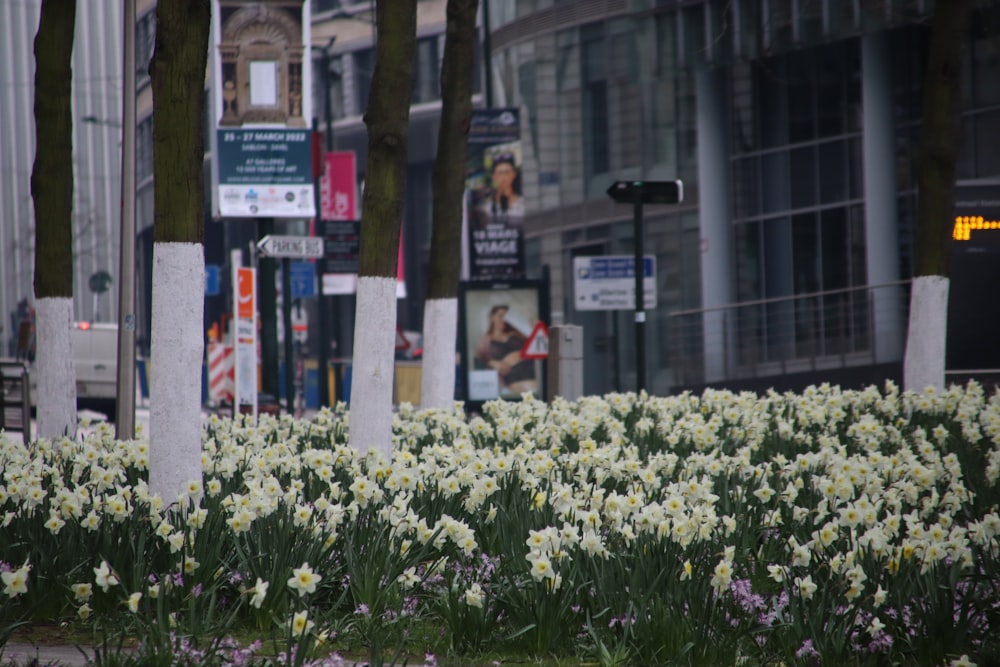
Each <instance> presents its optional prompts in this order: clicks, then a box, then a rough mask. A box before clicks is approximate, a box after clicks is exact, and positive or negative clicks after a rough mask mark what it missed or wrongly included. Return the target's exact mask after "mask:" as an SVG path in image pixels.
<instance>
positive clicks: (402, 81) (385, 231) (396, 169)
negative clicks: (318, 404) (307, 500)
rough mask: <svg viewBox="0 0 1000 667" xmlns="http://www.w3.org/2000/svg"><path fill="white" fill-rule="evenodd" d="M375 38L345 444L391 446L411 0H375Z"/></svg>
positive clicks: (413, 21) (413, 16) (413, 20)
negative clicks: (348, 427)
mask: <svg viewBox="0 0 1000 667" xmlns="http://www.w3.org/2000/svg"><path fill="white" fill-rule="evenodd" d="M375 20H376V29H377V40H378V44H377V46H376V54H375V72H374V73H373V75H372V84H371V91H370V94H369V96H368V109H367V111H366V112H365V117H364V119H365V125H367V127H368V161H367V166H366V168H365V191H364V197H363V198H362V208H361V219H362V221H363V222H362V227H361V248H360V253H359V262H358V264H359V266H358V294H357V317H356V319H355V330H354V357H353V358H354V368H353V379H352V384H351V415H350V421H351V446H353V447H355V448H356V449H358V450H359V451H361V452H367V451H369V450H370V449H372V448H375V449H377V450H378V451H379V452H381V453H383V454H386V455H388V454H389V452H391V450H392V381H393V374H394V360H393V357H394V348H395V340H396V261H397V254H398V248H399V233H400V226H401V222H402V215H403V200H404V195H405V192H406V167H407V139H408V130H409V117H410V91H411V90H413V61H414V57H415V52H416V32H417V3H416V0H378V1H377V2H376V5H375Z"/></svg>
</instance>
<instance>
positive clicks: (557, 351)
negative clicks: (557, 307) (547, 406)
mask: <svg viewBox="0 0 1000 667" xmlns="http://www.w3.org/2000/svg"><path fill="white" fill-rule="evenodd" d="M547 370H548V396H546V398H547V399H548V400H549V401H551V400H552V399H553V398H555V397H556V396H561V397H563V398H564V399H566V400H567V401H575V400H576V399H578V398H580V397H581V396H583V327H581V326H578V325H576V324H563V325H559V326H553V327H550V328H549V359H548V369H547Z"/></svg>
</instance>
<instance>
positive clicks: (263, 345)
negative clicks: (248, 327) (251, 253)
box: [257, 218, 279, 401]
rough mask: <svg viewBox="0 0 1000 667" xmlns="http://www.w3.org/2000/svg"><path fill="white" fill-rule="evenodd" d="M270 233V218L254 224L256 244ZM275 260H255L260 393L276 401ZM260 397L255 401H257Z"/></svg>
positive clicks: (271, 232)
mask: <svg viewBox="0 0 1000 667" xmlns="http://www.w3.org/2000/svg"><path fill="white" fill-rule="evenodd" d="M273 233H274V218H259V219H258V220H257V241H258V242H259V241H260V240H261V239H263V238H264V237H265V236H268V235H269V234H273ZM274 262H275V260H274V259H271V258H270V257H261V256H259V255H258V260H257V298H258V300H259V301H258V310H259V311H260V361H261V383H260V384H261V392H262V393H264V394H270V396H271V397H272V398H273V400H274V401H277V400H278V393H279V392H278V308H277V306H278V304H277V298H276V297H275V292H276V291H277V288H278V286H277V284H276V281H275V276H274V274H275V271H274V269H275V265H274ZM259 400H260V397H258V401H259Z"/></svg>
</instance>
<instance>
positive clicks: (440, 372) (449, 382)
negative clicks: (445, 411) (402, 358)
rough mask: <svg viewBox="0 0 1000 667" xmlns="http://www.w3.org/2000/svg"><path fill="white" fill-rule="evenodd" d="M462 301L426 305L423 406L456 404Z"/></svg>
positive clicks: (447, 406) (441, 300) (446, 406)
mask: <svg viewBox="0 0 1000 667" xmlns="http://www.w3.org/2000/svg"><path fill="white" fill-rule="evenodd" d="M457 333H458V299H457V298H455V297H450V298H447V299H428V300H427V301H425V302H424V337H423V345H424V353H423V359H422V363H421V372H420V406H421V407H424V408H450V407H451V406H452V404H453V403H454V401H455V339H456V336H457Z"/></svg>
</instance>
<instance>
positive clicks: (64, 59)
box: [31, 0, 76, 298]
mask: <svg viewBox="0 0 1000 667" xmlns="http://www.w3.org/2000/svg"><path fill="white" fill-rule="evenodd" d="M75 27H76V0H43V2H42V9H41V14H40V19H39V23H38V32H37V33H36V35H35V109H34V112H35V163H34V165H33V167H32V170H31V197H32V200H33V201H34V204H35V297H36V298H45V297H70V298H72V297H73V96H72V94H73V65H72V57H73V37H74V33H75Z"/></svg>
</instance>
